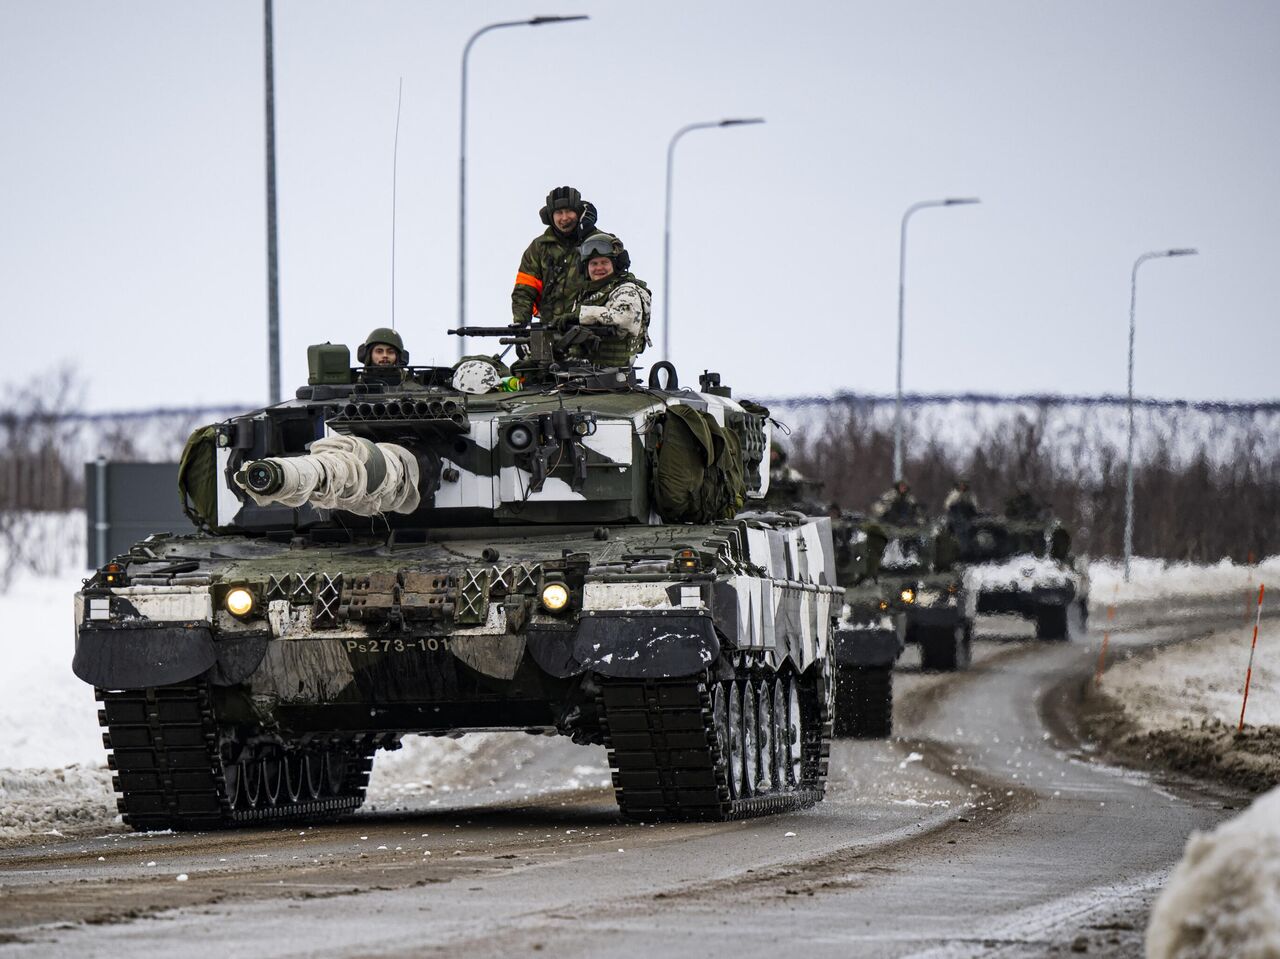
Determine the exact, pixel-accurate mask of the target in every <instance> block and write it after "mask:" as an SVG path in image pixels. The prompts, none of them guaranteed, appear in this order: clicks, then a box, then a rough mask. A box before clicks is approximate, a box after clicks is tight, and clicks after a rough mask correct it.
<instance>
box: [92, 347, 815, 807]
mask: <svg viewBox="0 0 1280 959" xmlns="http://www.w3.org/2000/svg"><path fill="white" fill-rule="evenodd" d="M465 333H466V334H467V335H472V336H475V335H497V336H500V337H501V338H502V340H503V342H505V343H507V344H508V345H515V346H516V347H517V349H518V351H519V352H520V353H521V354H522V358H521V360H520V361H519V363H518V364H517V365H516V366H515V367H514V369H516V370H517V371H518V372H519V373H520V376H521V377H522V378H523V383H522V384H517V383H516V381H515V379H514V378H512V377H510V376H508V375H506V374H508V373H509V372H510V371H509V370H504V369H500V368H499V365H500V364H498V363H497V362H495V361H492V360H485V359H471V360H468V361H465V362H462V363H460V364H459V365H458V366H456V367H440V368H436V367H408V368H393V369H391V370H381V371H379V370H363V371H361V370H353V369H352V368H351V366H350V355H349V352H348V351H347V349H346V347H343V346H332V345H328V344H326V345H323V346H319V347H313V348H312V349H311V351H310V360H311V377H310V380H309V383H308V385H307V386H305V387H303V388H301V389H299V390H298V391H297V397H296V398H295V399H292V400H289V401H287V402H284V403H281V404H279V405H276V406H271V407H267V408H265V409H260V410H256V411H254V412H251V413H246V414H245V415H242V416H236V417H232V418H231V419H228V420H226V421H224V422H221V423H217V424H213V425H211V426H209V427H206V428H204V429H202V430H199V431H197V432H196V433H195V434H194V435H193V437H192V438H191V440H190V441H189V442H188V446H187V450H186V451H185V453H184V456H183V462H182V465H181V468H180V477H179V486H180V488H181V490H182V493H183V496H184V503H185V505H186V506H187V508H188V511H189V514H190V515H191V516H192V517H193V519H194V521H195V522H196V523H197V524H198V526H199V527H200V531H199V532H196V533H191V534H188V535H170V534H162V535H155V536H152V537H149V538H148V539H147V540H145V541H143V542H141V543H138V544H137V545H136V546H134V547H133V548H132V549H131V550H130V551H129V552H128V553H127V554H125V555H122V556H119V557H117V558H115V560H114V561H113V562H111V563H109V564H107V565H106V566H104V567H103V568H102V569H100V570H98V571H97V572H96V573H95V574H94V575H93V576H92V577H91V578H90V579H88V580H86V581H85V584H84V588H83V590H82V591H81V592H79V593H77V595H76V599H75V618H76V651H75V660H74V664H73V665H74V670H75V672H76V674H77V675H78V676H79V677H80V678H81V679H83V680H84V681H85V682H88V683H90V684H92V685H93V686H94V687H96V689H97V694H98V697H99V699H100V700H101V702H102V710H101V711H100V713H99V716H100V719H101V722H102V724H103V725H104V726H105V728H106V734H105V736H104V740H105V742H106V745H107V747H108V748H109V749H110V751H111V755H110V763H111V766H112V768H113V769H114V770H115V777H114V784H115V788H116V790H117V792H118V794H119V806H120V810H121V812H122V813H123V816H124V819H125V821H126V822H127V823H129V824H130V825H131V826H133V827H134V828H137V829H160V828H175V829H197V828H207V827H216V826H228V825H236V824H240V823H246V822H248V823H252V822H258V821H264V820H275V819H280V818H282V817H309V816H330V815H333V814H335V813H342V812H346V811H349V810H352V809H354V808H356V807H357V806H359V805H360V803H361V801H362V799H363V796H364V791H365V786H366V783H367V781H368V776H369V772H370V768H371V764H372V762H373V759H374V755H375V752H376V751H377V750H378V749H380V748H388V749H390V748H396V747H397V746H398V744H399V743H400V741H401V739H402V738H403V737H405V736H409V735H415V734H423V735H429V736H430V735H452V734H457V733H459V732H463V731H470V730H525V731H528V732H534V733H559V734H563V735H566V736H570V737H572V738H573V739H574V740H575V741H576V742H579V743H593V744H600V745H603V746H605V747H606V748H607V750H608V757H609V762H610V765H611V767H612V769H613V782H614V785H615V788H616V795H617V801H618V804H619V806H620V808H621V811H622V813H623V814H624V815H625V816H626V817H629V818H633V819H640V820H682V819H709V820H724V819H730V818H735V817H742V816H749V815H755V814H760V813H770V812H776V811H780V810H785V809H789V808H795V807H798V806H803V805H806V804H810V803H814V802H817V801H818V800H820V799H821V798H822V796H823V789H824V781H825V776H826V772H827V753H828V748H829V737H830V730H831V722H832V696H833V683H832V681H831V665H830V659H829V655H828V650H829V644H830V641H831V635H832V630H833V626H834V622H835V619H836V617H837V616H838V614H839V611H840V600H841V590H839V589H838V588H837V586H836V585H835V573H834V563H833V548H832V539H831V530H830V524H829V522H828V521H827V520H826V519H819V520H807V519H805V518H804V517H801V516H799V515H797V514H777V513H769V512H756V513H751V512H748V513H744V514H743V515H742V516H741V517H737V518H735V514H736V513H737V512H738V511H739V510H740V509H741V508H742V507H744V506H747V505H748V504H749V503H750V502H751V501H753V500H756V499H758V498H760V497H763V496H764V495H765V494H766V493H767V487H768V469H767V466H764V468H762V462H763V460H764V458H765V456H766V455H767V451H768V449H769V438H770V423H769V420H768V417H767V410H765V409H764V408H763V407H759V406H756V405H754V404H751V403H749V402H741V403H740V402H736V401H735V400H734V399H733V398H732V397H731V395H730V391H729V390H728V389H727V388H724V387H722V386H720V385H719V381H718V377H716V376H714V374H710V375H707V376H704V377H703V379H702V383H701V387H702V388H701V389H699V390H692V389H684V388H681V387H680V385H679V383H678V381H677V378H676V374H675V370H674V368H672V367H671V366H670V365H669V364H658V367H659V368H655V370H654V371H653V372H652V373H651V376H650V379H649V382H648V383H647V384H643V383H641V382H639V381H638V380H637V379H636V377H635V375H634V373H633V372H632V371H631V370H625V369H624V370H598V369H592V368H590V367H585V366H581V365H575V364H574V363H572V362H563V361H562V360H561V358H560V357H558V356H557V355H556V353H555V352H554V350H553V348H552V345H551V339H550V335H549V333H548V331H545V330H544V329H543V328H541V327H540V326H538V325H537V324H535V325H533V326H532V327H525V328H480V329H477V328H471V329H468V330H466V331H465ZM517 385H519V386H520V388H519V389H518V391H516V392H509V391H508V390H510V389H511V388H513V387H515V386H517Z"/></svg>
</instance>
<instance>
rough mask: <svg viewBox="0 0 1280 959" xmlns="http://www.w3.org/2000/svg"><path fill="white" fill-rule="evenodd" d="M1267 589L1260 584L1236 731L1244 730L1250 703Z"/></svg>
mask: <svg viewBox="0 0 1280 959" xmlns="http://www.w3.org/2000/svg"><path fill="white" fill-rule="evenodd" d="M1265 590H1266V586H1265V585H1264V584H1262V583H1259V584H1258V611H1257V613H1255V614H1254V619H1253V642H1252V643H1251V644H1250V645H1249V668H1248V669H1247V670H1245V674H1244V701H1243V702H1242V703H1241V704H1240V725H1238V726H1237V727H1236V732H1238V733H1239V732H1244V708H1245V707H1246V706H1248V705H1249V680H1251V679H1252V678H1253V654H1254V651H1255V650H1256V649H1257V648H1258V624H1259V623H1260V622H1262V594H1263V592H1264V591H1265Z"/></svg>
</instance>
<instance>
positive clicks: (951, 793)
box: [0, 600, 1244, 959]
mask: <svg viewBox="0 0 1280 959" xmlns="http://www.w3.org/2000/svg"><path fill="white" fill-rule="evenodd" d="M1238 605H1239V604H1238V603H1237V602H1235V601H1234V600H1233V601H1231V603H1230V604H1222V605H1220V606H1218V607H1214V606H1207V607H1203V608H1200V609H1198V610H1172V611H1171V610H1169V609H1167V608H1162V607H1151V608H1149V609H1146V610H1142V611H1139V610H1133V611H1131V612H1130V613H1129V614H1125V613H1124V612H1123V611H1122V614H1121V617H1120V619H1119V620H1118V623H1117V628H1116V631H1115V632H1114V633H1113V635H1112V649H1113V650H1115V652H1116V654H1117V655H1124V654H1125V653H1126V651H1132V650H1135V649H1138V648H1141V647H1143V646H1147V645H1151V644H1155V643H1162V642H1171V641H1177V640H1179V639H1187V638H1192V637H1194V636H1198V635H1203V634H1205V633H1207V632H1209V631H1211V630H1212V629H1213V628H1215V627H1218V626H1221V625H1223V624H1225V623H1228V622H1232V621H1233V618H1235V617H1238V615H1239V611H1238V609H1237V608H1236V607H1237V606H1238ZM1095 619H1096V617H1095ZM980 625H981V626H982V627H983V628H984V629H983V632H981V633H980V636H981V637H982V638H981V639H980V640H979V641H978V642H977V643H976V644H975V662H974V667H973V668H972V669H971V670H970V671H968V672H967V673H964V674H960V675H949V676H946V675H927V674H922V673H920V672H919V671H918V669H915V668H913V667H912V666H911V665H910V663H907V664H905V665H904V669H903V670H902V671H901V673H900V674H899V675H898V678H897V703H896V706H895V722H896V733H897V736H896V738H895V739H893V740H892V741H889V742H848V741H843V742H837V743H836V744H835V745H834V747H833V750H832V763H831V778H830V785H829V790H828V796H827V800H826V801H825V802H823V803H822V804H820V805H819V806H817V807H815V808H813V809H810V810H806V811H803V812H799V813H794V814H790V815H785V816H777V817H770V818H763V819H756V820H750V821H746V822H735V823H728V824H692V825H659V826H641V825H623V824H621V823H619V822H618V820H617V816H616V812H615V808H614V805H613V799H612V795H611V793H610V791H609V790H607V789H605V788H600V787H598V786H596V787H590V786H587V787H581V786H580V787H577V788H563V787H564V784H565V783H566V781H573V780H574V779H576V778H578V777H577V776H576V775H575V769H576V771H577V773H581V772H582V771H583V769H584V764H585V766H586V767H590V766H591V764H593V763H594V764H595V766H596V767H600V768H603V766H604V755H603V750H599V749H593V748H587V747H575V746H572V745H571V744H569V743H567V742H565V741H560V740H543V739H538V740H531V739H530V738H529V737H521V738H518V739H514V740H512V747H511V749H512V755H513V756H515V757H519V758H520V759H521V768H520V769H519V770H518V771H513V770H501V769H499V770H498V773H497V778H496V780H495V782H493V783H488V782H486V783H485V784H483V785H481V786H477V787H476V788H472V789H463V790H455V791H453V792H450V793H448V794H447V796H446V797H445V799H444V800H442V799H441V798H436V799H435V800H428V799H426V798H424V797H422V796H420V795H412V794H410V795H408V796H407V797H406V798H405V799H404V800H403V801H402V802H401V803H399V804H398V805H399V806H400V807H402V808H396V809H388V808H380V809H372V810H367V811H364V812H362V813H361V814H360V815H358V816H355V817H353V818H351V819H349V820H347V821H344V822H341V823H329V824H321V825H317V826H313V827H303V826H294V827H293V828H273V829H263V830H250V831H243V832H236V833H211V834H197V835H173V834H168V833H165V834H143V835H137V834H132V833H129V832H125V831H122V830H123V827H116V829H115V830H113V831H109V832H105V833H104V832H102V831H97V832H93V833H88V834H85V835H79V836H64V837H41V838H42V840H45V841H42V842H39V843H27V844H20V845H11V846H9V847H8V848H4V849H0V957H8V956H28V955H31V956H34V955H40V956H64V955H65V956H77V957H89V956H119V955H124V954H149V955H156V954H162V953H164V954H184V955H188V956H190V955H205V954H213V953H215V952H216V953H219V954H224V955H226V954H243V955H253V956H254V957H255V959H270V957H286V956H304V955H324V956H368V955H377V956H421V955H460V954H463V953H464V952H465V954H467V955H468V956H490V955H493V956H506V955H514V954H528V953H531V952H538V951H541V952H547V953H554V954H556V955H558V956H593V957H598V956H604V957H613V956H617V957H622V956H634V955H641V954H643V955H659V954H665V955H669V956H686V955H687V956H694V955H696V956H708V955H710V956H734V957H735V959H749V957H756V956H761V957H764V956H769V957H775V956H777V955H779V954H784V955H788V954H804V955H806V956H815V957H816V956H850V955H857V956H866V957H877V956H895V957H897V956H911V957H917V959H919V957H926V956H927V957H964V956H979V955H980V956H990V955H999V956H1044V955H1053V954H1063V955H1065V954H1067V953H1069V952H1073V951H1074V952H1082V951H1086V950H1087V952H1088V954H1090V955H1110V956H1138V955H1140V954H1141V945H1140V942H1141V929H1142V926H1143V924H1144V922H1145V914H1146V911H1147V909H1148V908H1149V905H1150V902H1151V900H1152V899H1153V898H1154V896H1155V894H1156V892H1158V890H1159V887H1160V885H1161V884H1162V882H1163V880H1164V878H1165V877H1166V875H1167V873H1168V871H1169V870H1170V868H1171V867H1172V865H1173V864H1174V863H1175V862H1176V861H1177V859H1178V857H1179V856H1180V854H1181V851H1182V846H1183V843H1184V842H1185V841H1186V838H1187V836H1188V834H1189V833H1190V832H1191V831H1192V830H1195V829H1205V828H1209V827H1211V826H1213V825H1214V824H1215V823H1217V822H1219V821H1220V820H1222V819H1224V818H1226V817H1227V816H1230V815H1231V814H1232V811H1231V810H1232V807H1233V806H1238V805H1239V804H1240V803H1242V802H1243V801H1244V798H1243V797H1241V796H1239V795H1237V794H1233V793H1229V792H1226V791H1215V790H1210V789H1207V788H1205V787H1202V786H1198V785H1196V784H1194V783H1191V782H1186V781H1174V780H1172V779H1170V778H1168V777H1165V776H1162V775H1155V776H1153V775H1148V774H1145V773H1141V772H1135V771H1126V770H1121V769H1119V768H1116V767H1114V766H1110V765H1108V764H1106V763H1105V762H1103V761H1101V760H1100V759H1099V758H1098V757H1096V756H1095V755H1094V754H1093V753H1092V751H1091V748H1090V747H1089V746H1088V745H1087V744H1082V743H1081V742H1080V741H1079V739H1078V738H1077V735H1076V733H1075V731H1074V730H1075V715H1076V712H1077V707H1078V704H1079V701H1080V695H1081V690H1082V688H1083V686H1084V684H1085V683H1086V682H1087V681H1088V677H1089V676H1090V675H1091V673H1092V669H1093V665H1094V663H1095V661H1096V658H1097V643H1098V640H1099V637H1098V636H1097V635H1095V634H1090V635H1089V636H1086V637H1077V639H1076V640H1075V641H1074V642H1072V643H1070V644H1044V643H1036V642H1034V641H1030V640H1029V639H1027V638H1025V637H1026V636H1027V635H1028V634H1027V632H1026V630H1025V629H1023V628H1022V627H1020V626H1017V625H1015V626H1013V627H1010V625H1009V623H1008V622H1006V621H998V620H991V621H989V622H984V623H982V624H980ZM491 758H492V757H491ZM499 758H500V757H499ZM487 775H488V774H487V773H486V776H487ZM504 776H506V777H507V782H506V785H511V784H512V783H514V782H515V780H516V779H519V780H520V783H521V785H522V787H524V788H526V791H527V789H528V784H529V783H533V784H534V786H533V795H532V796H530V797H528V798H524V799H512V798H511V795H512V791H511V790H510V789H506V788H505V787H504V781H503V777H504ZM593 778H594V781H599V778H600V777H599V776H598V775H597V776H595V777H593ZM539 783H545V784H548V785H538V784H539Z"/></svg>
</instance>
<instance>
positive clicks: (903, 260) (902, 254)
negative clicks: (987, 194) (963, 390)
mask: <svg viewBox="0 0 1280 959" xmlns="http://www.w3.org/2000/svg"><path fill="white" fill-rule="evenodd" d="M979 202H981V201H979V200H978V199H977V198H976V197H948V198H947V199H945V200H921V201H920V202H919V203H913V204H911V206H909V207H907V210H906V212H905V213H903V214H902V230H901V231H900V233H899V235H898V390H897V398H896V399H895V400H894V404H893V481H894V482H895V483H896V482H897V481H898V480H900V479H902V327H903V306H904V304H905V302H906V289H907V222H908V221H909V220H910V219H911V214H913V213H915V212H916V211H917V210H923V209H926V208H927V207H931V206H966V205H968V204H971V203H979Z"/></svg>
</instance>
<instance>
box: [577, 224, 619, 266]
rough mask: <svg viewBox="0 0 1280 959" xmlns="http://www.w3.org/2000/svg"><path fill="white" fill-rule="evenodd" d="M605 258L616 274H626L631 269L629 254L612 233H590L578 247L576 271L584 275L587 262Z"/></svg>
mask: <svg viewBox="0 0 1280 959" xmlns="http://www.w3.org/2000/svg"><path fill="white" fill-rule="evenodd" d="M597 256H605V257H608V258H609V260H610V261H611V262H612V263H613V268H614V270H616V271H617V272H618V273H626V272H627V270H629V269H631V254H630V253H628V252H627V248H626V247H625V246H623V244H622V240H621V239H619V238H618V237H616V236H614V235H613V234H612V233H604V232H600V233H592V234H591V235H590V236H589V237H587V238H586V239H585V240H583V241H582V245H581V246H579V247H578V269H579V270H580V271H581V272H582V273H583V274H585V273H586V272H587V262H588V261H589V260H591V259H592V258H593V257H597Z"/></svg>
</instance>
